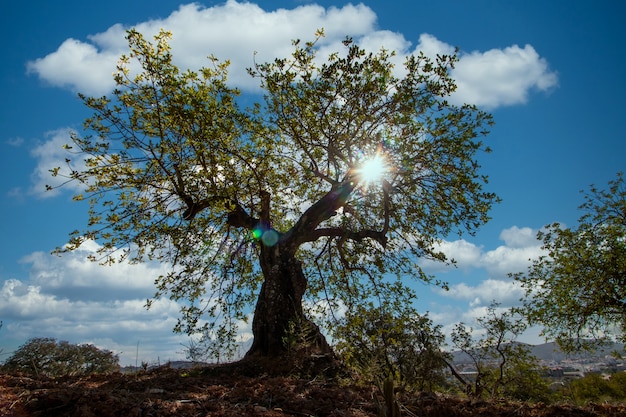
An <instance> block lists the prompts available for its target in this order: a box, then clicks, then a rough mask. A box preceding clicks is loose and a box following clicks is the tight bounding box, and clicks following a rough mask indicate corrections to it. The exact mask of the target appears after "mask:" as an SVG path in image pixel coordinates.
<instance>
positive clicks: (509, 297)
mask: <svg viewBox="0 0 626 417" xmlns="http://www.w3.org/2000/svg"><path fill="white" fill-rule="evenodd" d="M438 291H439V292H440V294H441V295H443V296H445V297H450V298H454V299H456V300H465V301H467V302H468V304H469V306H470V307H472V308H482V307H485V306H487V305H489V304H490V303H491V302H492V301H494V300H495V301H496V302H499V303H502V304H503V305H506V306H511V305H514V304H517V302H518V301H519V299H520V298H521V297H522V295H523V294H524V290H523V289H522V288H521V287H520V286H519V284H517V283H516V282H515V281H513V280H508V281H504V280H496V279H486V280H484V281H482V282H480V283H479V284H478V285H476V286H471V285H468V284H466V283H460V284H456V285H452V286H450V289H449V290H448V291H445V292H444V291H443V290H438Z"/></svg>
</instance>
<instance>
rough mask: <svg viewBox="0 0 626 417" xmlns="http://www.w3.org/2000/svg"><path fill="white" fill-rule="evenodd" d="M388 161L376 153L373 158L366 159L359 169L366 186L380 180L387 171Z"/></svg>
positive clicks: (360, 176) (361, 179) (360, 177)
mask: <svg viewBox="0 0 626 417" xmlns="http://www.w3.org/2000/svg"><path fill="white" fill-rule="evenodd" d="M387 169H388V167H387V163H386V161H385V158H384V157H383V156H382V155H380V154H378V153H377V154H376V155H374V156H372V157H371V158H368V159H365V160H364V161H363V162H362V163H361V166H360V168H359V170H358V174H359V180H360V182H362V183H363V185H364V186H369V185H371V184H373V183H375V182H377V181H380V180H381V179H382V177H383V175H385V173H386V172H387Z"/></svg>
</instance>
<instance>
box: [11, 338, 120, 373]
mask: <svg viewBox="0 0 626 417" xmlns="http://www.w3.org/2000/svg"><path fill="white" fill-rule="evenodd" d="M118 361H119V359H118V357H117V355H114V354H113V353H112V352H110V351H108V350H101V349H98V348H97V347H95V346H93V345H88V344H85V345H74V344H70V343H68V342H65V341H61V342H57V341H56V339H51V338H34V339H30V340H29V341H28V342H26V343H25V344H24V345H22V346H21V347H20V348H19V349H18V350H17V351H15V352H14V353H13V355H12V356H11V357H10V358H9V359H8V360H7V361H6V362H5V364H4V367H3V369H4V370H5V371H7V372H12V373H22V374H26V375H31V376H36V377H39V376H46V377H51V378H54V377H61V376H77V375H78V376H80V375H90V374H103V373H110V372H116V371H119V368H120V367H119V363H118Z"/></svg>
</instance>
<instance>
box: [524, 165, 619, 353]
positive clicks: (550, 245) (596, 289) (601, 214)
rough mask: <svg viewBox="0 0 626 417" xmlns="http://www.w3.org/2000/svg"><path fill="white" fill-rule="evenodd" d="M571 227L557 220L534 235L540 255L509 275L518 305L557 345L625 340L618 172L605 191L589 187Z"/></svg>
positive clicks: (570, 346)
mask: <svg viewBox="0 0 626 417" xmlns="http://www.w3.org/2000/svg"><path fill="white" fill-rule="evenodd" d="M584 199H585V201H584V203H583V204H582V205H581V206H580V209H581V210H584V214H583V215H582V216H581V217H580V219H579V221H578V226H577V227H564V226H563V225H562V224H560V223H554V224H551V225H548V226H546V228H545V230H543V231H541V232H539V233H538V238H539V239H541V240H543V249H544V250H545V251H546V255H544V256H541V257H539V258H538V259H537V260H535V261H534V262H533V264H532V265H531V266H530V267H529V269H528V271H527V272H526V273H518V274H515V275H513V276H514V278H515V279H516V280H517V281H518V282H519V283H520V284H521V285H522V287H523V288H524V289H525V290H526V298H525V300H524V306H523V308H521V309H520V312H522V313H523V314H524V315H525V316H526V317H527V318H528V320H529V322H530V323H531V324H538V325H542V326H543V329H544V330H543V333H544V335H546V336H547V337H550V338H554V339H556V340H557V341H558V342H559V343H560V345H561V347H563V348H565V349H567V350H577V349H579V348H581V347H583V348H584V347H587V346H589V344H588V343H586V342H587V341H591V342H595V341H602V340H605V341H608V340H610V339H611V337H615V336H616V337H617V338H618V339H621V340H622V341H625V340H626V187H625V185H624V176H623V174H621V173H620V174H618V175H617V178H616V179H614V180H612V181H610V182H609V186H608V188H607V189H605V190H603V189H599V188H597V187H595V186H592V187H591V189H590V191H589V192H587V193H585V195H584Z"/></svg>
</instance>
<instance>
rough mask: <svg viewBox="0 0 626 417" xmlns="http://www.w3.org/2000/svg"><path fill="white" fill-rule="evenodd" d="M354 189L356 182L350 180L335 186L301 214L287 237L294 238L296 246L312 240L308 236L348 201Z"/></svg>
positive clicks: (287, 238)
mask: <svg viewBox="0 0 626 417" xmlns="http://www.w3.org/2000/svg"><path fill="white" fill-rule="evenodd" d="M353 190H354V184H353V183H352V182H351V181H349V180H347V181H344V182H342V183H340V184H339V185H338V186H336V187H333V188H332V189H331V190H330V191H329V192H328V193H326V195H324V196H323V197H322V198H320V199H319V200H318V201H317V202H316V203H314V204H313V205H312V206H311V207H309V208H308V209H307V210H306V211H305V212H304V213H303V214H302V216H300V219H299V220H298V221H297V223H296V224H295V225H294V226H293V227H292V228H291V229H290V230H289V231H288V232H287V233H286V234H285V239H286V240H293V243H295V244H296V246H297V245H300V244H302V243H304V242H307V241H310V240H308V239H307V236H309V235H310V234H311V233H312V232H313V231H314V230H315V229H316V228H317V226H318V225H319V224H320V223H322V222H323V221H325V220H328V219H330V218H331V217H332V216H334V215H335V214H336V212H337V210H338V209H339V208H340V207H342V206H343V205H344V204H345V203H346V201H347V200H348V198H349V197H350V194H351V193H352V191H353Z"/></svg>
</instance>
